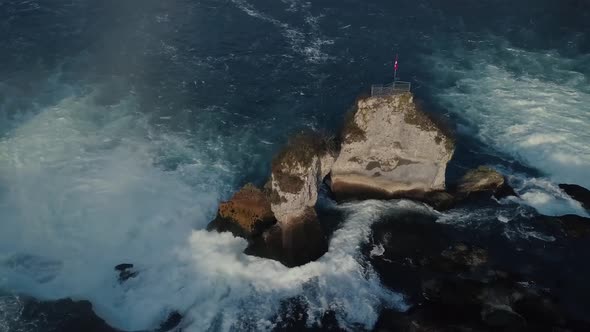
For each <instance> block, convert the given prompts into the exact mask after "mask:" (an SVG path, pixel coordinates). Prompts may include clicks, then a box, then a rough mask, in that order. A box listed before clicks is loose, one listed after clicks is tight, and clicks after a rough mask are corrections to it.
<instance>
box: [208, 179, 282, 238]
mask: <svg viewBox="0 0 590 332" xmlns="http://www.w3.org/2000/svg"><path fill="white" fill-rule="evenodd" d="M275 222H276V219H275V217H274V215H273V213H272V210H271V207H270V201H269V199H268V197H267V195H266V194H265V193H264V192H263V191H262V190H260V189H258V188H256V186H254V185H253V184H246V185H245V186H244V187H243V188H242V189H240V191H238V192H237V193H235V194H234V196H233V197H232V198H231V199H230V200H229V201H227V202H222V203H221V204H220V205H219V208H218V210H217V217H216V218H215V220H213V221H212V222H211V223H210V224H209V225H208V227H207V229H208V230H217V231H218V232H232V233H233V234H234V235H235V236H241V237H244V238H247V239H249V238H252V237H253V236H256V235H259V234H262V232H263V231H264V230H265V229H267V228H268V227H270V226H272V225H273V224H274V223H275Z"/></svg>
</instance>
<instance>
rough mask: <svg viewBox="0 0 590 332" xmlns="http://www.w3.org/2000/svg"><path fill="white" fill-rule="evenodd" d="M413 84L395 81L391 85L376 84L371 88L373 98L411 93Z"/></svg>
mask: <svg viewBox="0 0 590 332" xmlns="http://www.w3.org/2000/svg"><path fill="white" fill-rule="evenodd" d="M411 88H412V83H410V82H403V81H395V82H392V83H389V84H375V85H372V86H371V96H373V97H375V96H389V95H393V94H397V93H404V92H410V89H411Z"/></svg>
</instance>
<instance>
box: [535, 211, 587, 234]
mask: <svg viewBox="0 0 590 332" xmlns="http://www.w3.org/2000/svg"><path fill="white" fill-rule="evenodd" d="M536 221H537V222H540V223H542V224H546V225H547V226H553V227H558V229H560V230H561V232H563V233H564V234H565V235H566V236H568V237H570V238H574V239H577V238H586V237H588V236H590V218H584V217H581V216H578V215H575V214H567V215H564V216H559V217H549V216H539V217H537V218H536Z"/></svg>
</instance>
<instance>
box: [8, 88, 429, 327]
mask: <svg viewBox="0 0 590 332" xmlns="http://www.w3.org/2000/svg"><path fill="white" fill-rule="evenodd" d="M195 146H197V145H194V144H193V145H191V144H188V142H187V141H186V139H185V138H182V137H180V136H178V135H175V134H172V133H169V132H168V133H162V132H159V131H157V130H154V129H153V128H152V127H151V126H150V124H149V121H148V119H147V118H146V117H145V116H144V115H142V114H141V113H139V112H138V109H137V103H136V101H135V100H134V98H133V97H128V98H125V99H123V100H122V101H121V102H119V103H117V104H114V105H110V106H101V105H98V104H96V103H95V97H94V95H93V94H89V95H84V96H81V97H70V98H65V99H63V100H62V101H61V102H59V103H58V104H56V105H54V106H52V107H48V108H45V109H43V110H41V111H40V112H39V113H38V114H36V115H35V116H32V117H30V118H29V119H28V120H26V121H25V122H23V123H22V124H20V125H18V126H15V129H14V130H12V131H10V132H9V133H8V134H7V135H5V137H4V138H2V140H1V141H0V157H1V158H0V160H1V163H0V170H1V172H0V175H1V177H2V178H1V179H0V180H1V183H2V186H3V187H2V192H1V193H0V208H1V209H2V211H3V220H2V229H3V232H2V233H1V234H0V253H1V255H0V274H1V275H2V276H3V278H1V279H0V289H5V290H10V291H14V292H23V293H26V294H31V295H33V296H35V297H38V298H42V299H57V298H62V297H73V298H74V299H87V300H90V301H91V302H92V303H93V305H94V308H95V311H96V312H97V314H98V315H99V316H101V317H103V318H104V319H105V320H106V321H107V322H109V323H110V324H112V325H114V326H116V327H119V328H122V329H129V330H137V329H147V328H153V327H156V326H157V325H158V324H159V322H161V321H162V320H163V319H165V318H166V317H167V315H168V314H169V313H170V312H171V311H173V310H178V311H179V312H181V313H182V314H183V315H184V316H185V317H186V320H185V325H186V330H189V331H203V330H206V329H208V328H213V329H215V330H229V329H230V328H232V327H239V328H242V329H250V330H265V329H270V328H272V326H273V322H271V321H270V319H271V318H272V317H273V315H276V313H277V312H276V310H277V308H278V307H279V304H280V303H281V301H282V300H285V299H287V298H290V297H294V296H303V298H304V299H305V300H306V301H307V303H308V317H309V320H310V321H314V320H315V319H319V318H320V317H321V314H322V313H323V312H325V310H327V309H331V310H333V311H334V312H336V316H337V318H338V319H339V320H340V322H341V324H342V325H343V326H347V325H351V324H361V325H363V326H365V327H367V328H370V327H371V326H372V325H373V323H374V322H375V321H376V319H377V316H378V313H379V310H380V308H381V307H382V306H387V307H397V308H400V309H403V308H404V304H403V298H402V297H401V296H400V295H398V294H395V293H392V292H391V291H389V290H387V289H385V288H383V287H382V286H381V285H380V282H379V278H378V277H377V275H376V274H375V273H374V272H373V271H372V270H370V268H367V267H366V266H364V264H362V261H361V258H360V254H359V252H358V246H359V244H360V243H361V242H362V241H365V240H366V239H367V236H368V234H369V232H370V225H371V223H372V222H373V221H375V220H377V219H378V218H379V216H380V215H381V214H382V213H384V212H385V211H387V210H388V209H396V208H410V209H421V206H420V205H416V204H413V203H409V202H403V201H402V202H390V203H387V202H374V201H368V202H363V203H355V204H348V205H344V206H342V207H336V206H333V207H332V208H338V209H344V210H345V212H346V213H348V217H347V218H346V222H345V223H344V225H343V226H342V228H341V229H339V230H337V231H336V232H335V234H334V236H333V239H332V241H331V244H330V249H329V251H328V253H327V254H326V255H325V256H324V257H322V258H321V259H320V260H318V261H316V262H312V263H309V264H307V265H305V266H302V267H298V268H293V269H288V268H286V267H284V266H283V265H281V264H280V263H278V262H275V261H271V260H266V259H261V258H256V257H252V256H246V255H244V254H243V253H242V252H243V250H244V248H245V247H246V245H247V244H246V241H245V240H243V239H240V238H234V237H233V236H231V235H230V234H229V233H225V234H218V233H209V232H206V231H204V230H203V228H204V226H205V225H206V224H207V222H208V221H209V220H210V219H211V218H212V217H213V214H214V213H215V208H216V206H217V203H218V201H219V199H220V198H221V197H222V196H223V194H224V193H222V192H220V189H219V188H222V187H223V185H224V183H225V184H227V182H228V181H229V180H228V177H227V168H228V167H229V166H228V165H226V166H225V167H223V162H222V161H219V160H211V159H209V158H210V155H208V154H205V153H203V151H200V150H199V149H198V148H195ZM179 154H181V155H186V154H190V155H191V156H190V158H188V160H193V161H194V162H193V164H191V163H189V164H185V165H183V166H179V167H176V168H174V169H173V170H167V168H165V167H162V166H161V164H162V160H166V159H167V158H168V157H169V156H177V155H179ZM216 165H218V166H219V167H218V166H216ZM222 182H223V183H222ZM122 262H130V263H133V264H135V266H136V268H137V270H138V271H139V275H138V277H136V278H133V279H130V280H128V281H127V282H125V283H124V284H122V285H121V284H119V283H118V281H117V278H116V274H115V271H113V267H114V266H115V265H116V264H119V263H122Z"/></svg>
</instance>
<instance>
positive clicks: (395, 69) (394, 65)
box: [393, 54, 397, 82]
mask: <svg viewBox="0 0 590 332" xmlns="http://www.w3.org/2000/svg"><path fill="white" fill-rule="evenodd" d="M396 80H397V54H395V63H394V64H393V81H394V82H395V81H396Z"/></svg>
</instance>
